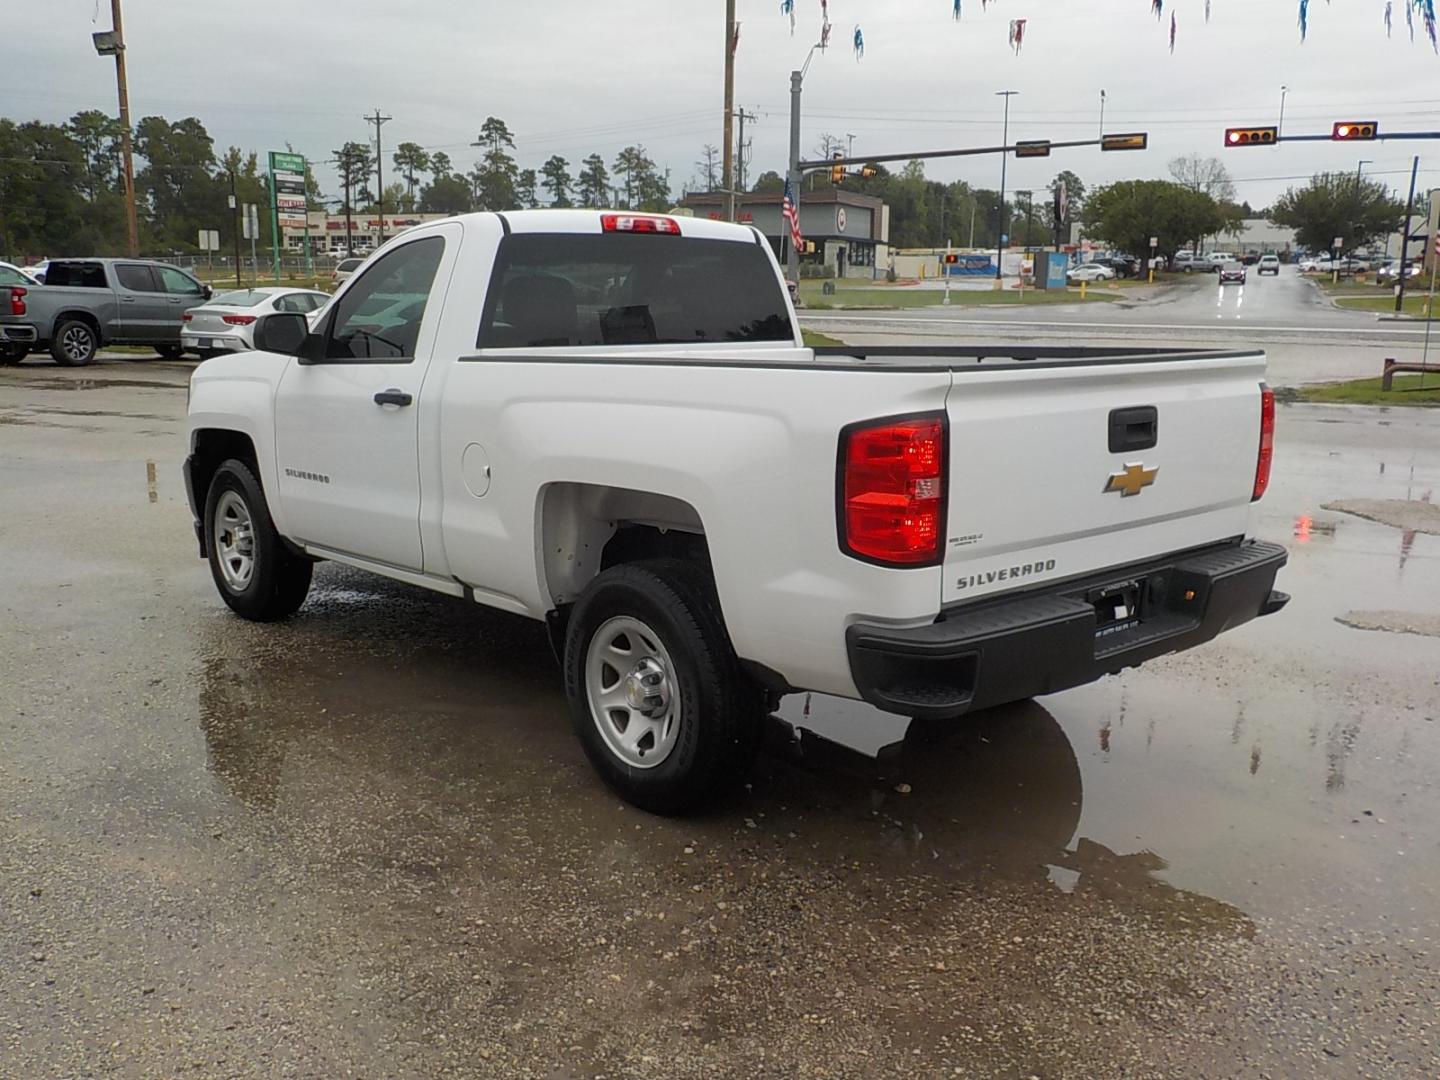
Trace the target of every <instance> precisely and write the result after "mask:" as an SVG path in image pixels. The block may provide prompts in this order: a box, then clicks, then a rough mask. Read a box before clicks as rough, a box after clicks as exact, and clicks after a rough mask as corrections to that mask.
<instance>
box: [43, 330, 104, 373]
mask: <svg viewBox="0 0 1440 1080" xmlns="http://www.w3.org/2000/svg"><path fill="white" fill-rule="evenodd" d="M99 348H100V339H99V335H98V334H96V333H95V328H94V327H93V326H91V325H90V324H89V323H85V322H81V321H80V320H79V319H67V320H66V321H65V322H62V323H61V324H60V325H59V326H57V327H56V328H55V338H54V340H53V341H51V342H50V355H51V356H53V357H54V358H55V362H56V363H57V364H61V365H63V366H65V367H84V366H85V365H86V364H89V363H93V362H94V360H95V353H96V352H97V351H99Z"/></svg>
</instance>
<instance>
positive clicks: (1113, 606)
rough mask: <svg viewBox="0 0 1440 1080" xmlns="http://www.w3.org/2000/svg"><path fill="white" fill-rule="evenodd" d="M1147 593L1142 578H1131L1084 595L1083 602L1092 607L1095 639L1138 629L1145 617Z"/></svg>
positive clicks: (1092, 590) (1103, 586)
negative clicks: (1084, 600)
mask: <svg viewBox="0 0 1440 1080" xmlns="http://www.w3.org/2000/svg"><path fill="white" fill-rule="evenodd" d="M1146 591H1147V590H1146V582H1145V580H1144V579H1143V578H1132V579H1130V580H1129V581H1119V582H1114V583H1112V584H1109V585H1101V586H1099V587H1098V588H1095V589H1091V590H1090V591H1089V592H1088V593H1086V594H1085V599H1086V601H1087V602H1088V603H1089V604H1090V605H1091V606H1092V607H1094V608H1095V637H1096V638H1097V639H1100V638H1105V637H1109V636H1111V635H1113V634H1121V633H1124V632H1125V631H1126V630H1132V629H1134V628H1135V627H1137V626H1139V625H1140V623H1141V622H1142V621H1144V618H1145V611H1144V608H1145V595H1146Z"/></svg>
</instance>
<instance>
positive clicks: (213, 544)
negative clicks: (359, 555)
mask: <svg viewBox="0 0 1440 1080" xmlns="http://www.w3.org/2000/svg"><path fill="white" fill-rule="evenodd" d="M227 496H234V497H235V498H238V500H239V501H240V503H241V504H243V507H244V510H245V512H246V514H247V515H248V519H249V522H250V541H251V542H250V545H249V547H250V556H249V557H250V560H251V562H250V569H249V572H248V574H246V575H244V577H243V580H240V581H237V580H235V579H236V576H237V574H236V565H235V563H233V562H232V564H231V567H230V573H229V575H228V576H227V571H226V570H225V569H224V568H222V565H221V561H222V559H224V558H225V555H224V553H223V551H222V547H224V546H225V543H226V542H227V537H229V536H233V533H230V532H229V531H228V530H227V528H226V526H225V524H224V522H220V523H219V524H218V526H217V522H216V516H217V513H218V512H219V510H220V507H221V503H222V500H225V499H226V497H227ZM230 505H232V506H233V505H234V504H233V502H232V503H231V504H230ZM205 538H206V548H207V550H208V551H209V557H210V575H211V577H213V578H214V579H215V588H216V590H217V591H218V592H219V593H220V598H221V599H222V600H224V601H225V603H226V604H227V605H228V606H229V608H230V610H231V611H233V612H235V614H237V615H240V616H242V617H243V618H246V619H251V620H253V621H255V622H274V621H275V620H276V619H283V618H286V617H287V616H289V615H293V614H294V613H295V612H296V611H297V610H298V609H299V607H300V605H301V604H303V603H304V602H305V597H306V595H307V594H308V593H309V592H310V576H311V574H312V573H313V572H314V568H315V567H314V564H313V563H312V562H311V561H310V560H309V559H307V558H305V557H304V556H303V555H297V554H295V553H294V552H293V551H291V550H290V549H289V548H287V547H286V546H285V542H284V540H282V539H281V537H280V534H279V533H278V532H276V531H275V523H274V522H273V521H271V519H270V509H269V507H268V506H267V505H266V504H265V492H264V491H263V490H262V489H261V487H260V481H259V480H257V479H256V478H255V473H254V472H253V471H252V470H251V468H250V466H249V465H248V464H246V463H245V462H243V461H237V460H235V459H233V458H232V459H230V460H229V461H226V462H225V463H224V464H223V465H221V466H220V468H218V469H217V470H215V476H214V478H213V479H212V480H211V481H210V489H209V491H207V492H206V494H205Z"/></svg>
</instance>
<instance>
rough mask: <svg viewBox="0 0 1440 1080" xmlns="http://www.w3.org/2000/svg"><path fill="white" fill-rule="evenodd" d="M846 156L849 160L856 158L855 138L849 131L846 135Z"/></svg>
mask: <svg viewBox="0 0 1440 1080" xmlns="http://www.w3.org/2000/svg"><path fill="white" fill-rule="evenodd" d="M845 156H846V157H847V158H853V157H854V156H855V136H854V135H852V134H850V132H848V131H847V132H846V133H845Z"/></svg>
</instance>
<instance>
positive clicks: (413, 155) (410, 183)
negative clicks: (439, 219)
mask: <svg viewBox="0 0 1440 1080" xmlns="http://www.w3.org/2000/svg"><path fill="white" fill-rule="evenodd" d="M390 160H391V161H392V162H394V163H395V170H396V171H397V172H398V173H399V174H400V175H401V176H403V177H404V178H405V199H404V205H405V209H406V210H407V211H410V210H414V209H415V177H416V176H417V175H418V174H420V173H423V172H425V171H426V170H427V169H429V168H430V155H429V154H427V153H426V152H425V148H424V147H423V146H421V145H420V144H419V143H413V142H402V143H401V144H400V145H399V146H397V147H396V148H395V153H394V154H392V155H391V157H390Z"/></svg>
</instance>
